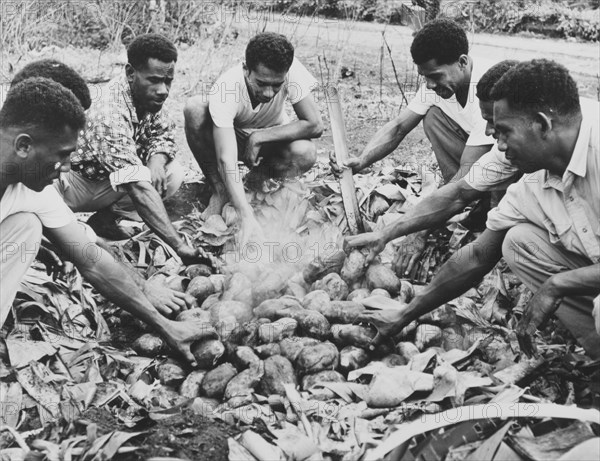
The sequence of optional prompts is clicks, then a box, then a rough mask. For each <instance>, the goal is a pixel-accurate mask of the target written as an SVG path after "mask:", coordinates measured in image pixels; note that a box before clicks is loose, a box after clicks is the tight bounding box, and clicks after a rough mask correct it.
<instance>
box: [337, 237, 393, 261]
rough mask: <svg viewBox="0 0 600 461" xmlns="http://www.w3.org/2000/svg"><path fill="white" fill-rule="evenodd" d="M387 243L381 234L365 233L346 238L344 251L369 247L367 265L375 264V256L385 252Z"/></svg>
mask: <svg viewBox="0 0 600 461" xmlns="http://www.w3.org/2000/svg"><path fill="white" fill-rule="evenodd" d="M386 243H387V241H386V239H385V237H384V235H383V233H381V232H365V233H364V234H358V235H348V236H346V237H345V238H344V250H346V249H349V248H362V247H367V248H368V249H369V254H368V255H367V257H366V259H365V265H366V266H368V265H369V264H371V263H372V262H373V260H374V259H375V256H377V255H378V254H379V253H381V252H382V251H383V249H384V248H385V245H386Z"/></svg>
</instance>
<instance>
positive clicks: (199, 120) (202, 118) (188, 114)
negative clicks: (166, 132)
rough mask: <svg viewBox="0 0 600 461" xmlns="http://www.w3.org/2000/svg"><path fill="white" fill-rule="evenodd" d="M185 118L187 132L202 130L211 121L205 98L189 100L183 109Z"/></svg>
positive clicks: (196, 97)
mask: <svg viewBox="0 0 600 461" xmlns="http://www.w3.org/2000/svg"><path fill="white" fill-rule="evenodd" d="M183 118H184V120H185V129H186V132H187V131H188V130H192V131H196V130H201V129H202V128H203V127H204V126H205V125H206V123H207V122H208V121H209V120H210V112H209V110H208V102H206V100H205V98H204V97H203V96H200V95H197V96H192V97H191V98H189V99H188V100H187V101H186V102H185V106H184V108H183Z"/></svg>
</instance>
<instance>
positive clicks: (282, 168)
mask: <svg viewBox="0 0 600 461" xmlns="http://www.w3.org/2000/svg"><path fill="white" fill-rule="evenodd" d="M261 154H262V155H263V157H264V160H263V161H262V162H261V164H260V165H259V166H258V167H257V168H256V170H258V171H257V173H260V174H262V175H264V176H266V177H270V178H293V177H296V176H300V175H301V174H303V173H305V172H307V171H308V170H310V169H311V167H312V166H313V165H314V164H315V161H316V159H317V148H316V146H315V144H314V143H313V142H312V141H310V140H308V139H299V140H296V141H292V142H290V143H272V144H270V145H268V146H265V147H264V148H263V149H262V150H261Z"/></svg>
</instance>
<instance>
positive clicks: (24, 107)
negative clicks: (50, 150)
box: [0, 77, 85, 132]
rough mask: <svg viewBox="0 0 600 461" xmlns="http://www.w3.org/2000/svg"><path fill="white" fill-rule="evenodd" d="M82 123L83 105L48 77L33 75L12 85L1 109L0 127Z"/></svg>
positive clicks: (50, 129) (57, 126)
mask: <svg viewBox="0 0 600 461" xmlns="http://www.w3.org/2000/svg"><path fill="white" fill-rule="evenodd" d="M65 125H67V126H69V127H71V128H72V129H74V130H76V131H79V130H81V129H82V128H83V127H84V125H85V114H84V112H83V107H82V106H81V103H80V102H79V100H78V99H77V97H76V96H75V95H74V94H73V92H72V91H71V90H68V89H67V88H65V87H64V86H62V85H61V84H60V83H57V82H55V81H54V80H50V79H49V78H41V77H34V78H28V79H26V80H23V81H21V82H19V83H17V84H16V85H13V86H12V87H11V88H10V90H9V91H8V93H7V95H6V100H5V101H4V105H3V106H2V109H0V127H2V128H7V127H36V128H40V129H42V130H44V131H48V132H56V131H61V130H63V129H64V127H65Z"/></svg>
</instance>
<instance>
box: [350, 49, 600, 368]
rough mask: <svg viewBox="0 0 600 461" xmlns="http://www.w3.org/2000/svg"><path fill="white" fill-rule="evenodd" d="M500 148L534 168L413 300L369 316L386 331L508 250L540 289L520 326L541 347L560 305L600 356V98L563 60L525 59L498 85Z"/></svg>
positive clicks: (528, 348) (527, 342) (456, 291)
mask: <svg viewBox="0 0 600 461" xmlns="http://www.w3.org/2000/svg"><path fill="white" fill-rule="evenodd" d="M492 98H493V99H494V100H495V103H494V123H495V130H496V134H497V136H498V148H499V149H500V150H501V151H502V152H504V153H505V157H506V159H507V160H508V161H510V162H511V164H513V165H515V166H517V167H518V168H519V169H520V170H521V171H523V172H525V173H527V174H526V175H525V176H524V177H523V178H522V179H521V180H520V181H519V182H518V183H516V184H513V185H512V186H510V187H509V188H508V191H507V194H506V196H505V197H504V198H503V199H502V201H501V202H500V204H499V205H498V207H497V208H495V209H493V210H492V211H490V213H489V215H488V221H487V229H486V230H485V231H484V232H483V234H482V235H481V236H480V237H479V238H478V239H477V240H476V241H475V242H473V243H471V244H470V245H467V246H465V247H463V248H462V249H461V250H459V251H458V252H456V253H455V254H454V255H453V256H452V258H450V260H449V261H448V262H447V263H446V264H445V265H444V266H443V267H442V269H441V270H440V272H439V273H438V275H437V276H436V277H435V278H434V279H433V281H432V282H431V284H430V285H429V286H428V287H427V288H426V289H425V290H424V291H423V292H422V293H420V294H419V295H418V296H416V297H415V299H414V300H413V301H412V302H411V303H410V304H409V305H407V307H406V308H405V309H403V310H402V311H400V312H398V311H395V312H382V313H376V314H372V315H366V316H364V317H363V318H362V320H364V321H369V322H371V323H372V324H374V325H375V326H376V327H378V329H379V333H380V334H379V335H378V338H376V340H375V342H379V341H380V340H381V339H382V337H383V336H389V335H393V334H395V333H397V332H399V331H400V330H401V329H402V328H403V327H404V326H406V325H407V324H408V323H409V322H410V321H412V320H414V319H417V318H419V317H420V316H421V315H423V314H425V313H427V312H429V311H431V310H432V309H433V308H435V307H437V306H439V305H440V304H442V303H444V302H446V301H449V300H451V299H453V298H455V297H456V296H459V295H460V294H461V293H463V292H465V291H466V290H467V289H469V288H470V287H472V286H473V285H474V284H475V283H477V282H478V281H479V280H481V278H482V277H483V276H484V275H485V274H486V273H487V272H488V271H489V270H491V269H492V268H493V267H494V265H495V264H496V263H497V262H498V261H499V259H500V258H501V257H502V256H504V258H505V259H506V261H507V263H508V264H509V266H510V267H511V269H512V270H513V272H514V273H515V274H516V275H517V276H518V277H519V278H520V279H521V280H522V281H523V282H524V283H525V284H526V285H527V286H528V287H529V288H530V289H531V290H532V291H533V292H534V293H535V294H534V296H533V297H532V299H531V301H530V302H529V304H528V305H527V307H526V309H525V311H524V314H523V318H522V319H521V321H520V322H519V325H518V327H517V335H518V337H519V342H520V344H521V348H522V350H523V351H524V352H525V353H527V354H530V353H532V352H533V351H534V346H533V342H532V339H533V338H532V337H533V334H534V332H535V329H536V327H539V326H540V325H541V324H543V323H544V322H545V321H546V320H548V318H549V317H550V316H551V315H552V314H554V313H556V315H557V317H558V318H559V319H560V320H561V322H562V323H563V324H564V325H565V326H566V327H567V328H568V329H569V330H570V331H571V333H572V334H573V335H574V336H575V338H576V339H577V341H578V342H579V343H580V344H581V345H582V346H583V347H584V349H585V350H586V352H587V353H588V355H589V356H590V357H592V358H594V359H597V358H600V335H598V333H597V331H596V328H595V325H594V321H593V318H592V309H593V298H594V296H596V295H598V293H600V200H599V195H600V192H599V191H600V152H599V144H600V141H599V128H598V114H599V113H598V105H597V104H596V105H595V109H594V106H593V105H592V106H591V107H589V106H588V107H585V109H584V110H583V111H582V108H581V105H580V102H579V97H578V92H577V85H576V83H575V81H574V80H573V79H572V78H571V76H570V75H569V73H568V71H567V69H565V68H564V67H563V66H561V65H559V64H557V63H555V62H553V61H547V60H533V61H528V62H523V63H521V64H519V65H518V66H516V67H515V68H513V69H511V70H510V71H508V72H507V73H506V74H505V75H504V76H503V77H502V78H501V79H500V80H499V82H498V83H497V84H496V86H495V87H494V88H493V90H492Z"/></svg>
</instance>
